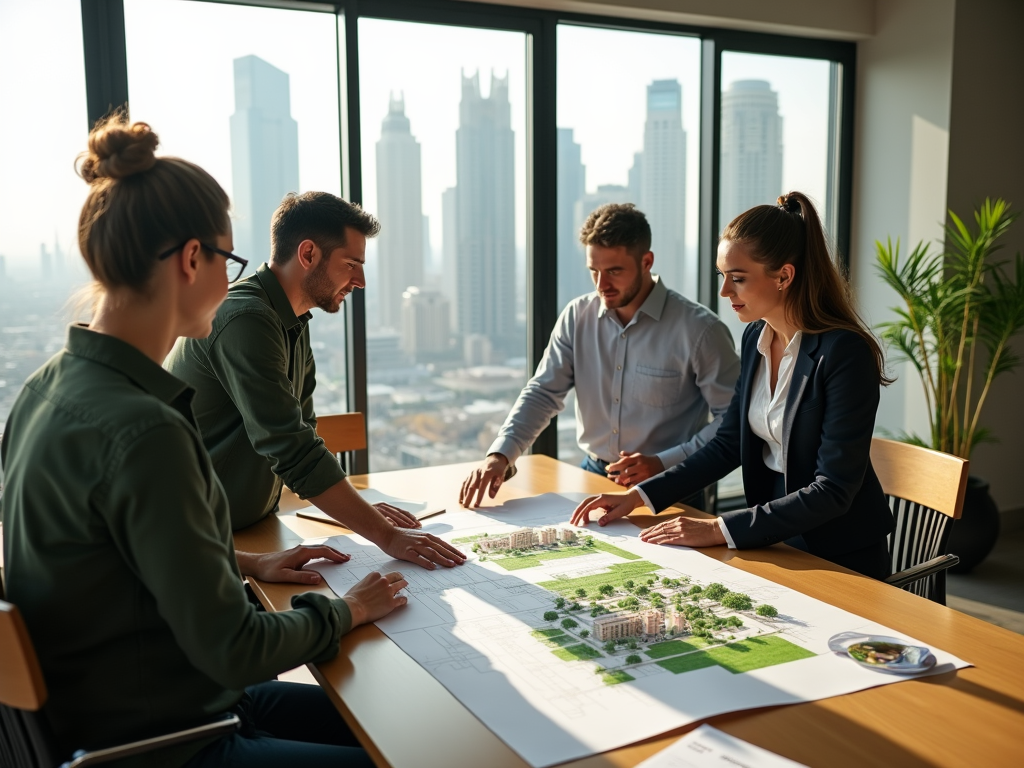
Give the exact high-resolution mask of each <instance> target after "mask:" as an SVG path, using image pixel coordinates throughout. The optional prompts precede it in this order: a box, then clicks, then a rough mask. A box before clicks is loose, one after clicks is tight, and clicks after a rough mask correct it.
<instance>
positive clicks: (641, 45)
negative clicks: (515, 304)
mask: <svg viewBox="0 0 1024 768" xmlns="http://www.w3.org/2000/svg"><path fill="white" fill-rule="evenodd" d="M700 48H701V44H700V40H699V39H698V38H697V37H695V36H682V35H668V34H655V33H650V32H635V31H624V30H618V29H602V28H596V27H591V26H579V25H572V24H560V25H559V27H558V117H557V119H558V182H557V183H558V307H559V310H562V309H563V308H564V307H565V306H566V304H568V303H569V301H571V300H572V299H573V298H575V297H577V296H580V295H582V294H585V293H589V292H590V291H592V290H593V289H594V285H593V283H592V281H591V279H590V273H589V271H588V270H587V266H586V258H585V254H584V248H583V246H582V245H581V244H580V242H579V231H580V227H581V226H582V225H583V222H584V220H585V219H586V217H587V215H588V214H589V213H590V212H591V211H593V210H594V209H596V208H598V207H599V206H602V205H605V204H607V203H633V204H634V205H636V206H637V207H638V208H639V209H640V210H642V211H643V212H644V213H645V214H646V216H647V220H648V222H649V223H650V225H651V250H652V251H653V252H654V268H653V272H654V273H655V274H657V275H659V276H660V278H661V279H662V280H663V281H664V282H665V284H666V285H667V286H668V287H669V288H671V289H672V290H675V291H678V292H679V293H681V294H683V295H684V296H687V297H689V298H691V299H694V300H696V298H697V294H698V279H699V278H698V269H697V248H698V241H697V231H698V205H699V200H698V194H699V172H700V163H699V158H700V152H699V150H700V79H701V71H700V55H701V50H700ZM574 408H575V398H574V395H573V394H572V393H570V396H569V398H568V402H567V403H566V408H565V410H564V411H563V412H562V414H561V415H560V417H559V420H558V456H559V458H561V459H563V460H565V461H573V462H579V461H580V460H581V459H582V458H583V455H582V452H581V451H580V450H579V447H578V446H577V444H576V431H577V424H576V414H575V410H574Z"/></svg>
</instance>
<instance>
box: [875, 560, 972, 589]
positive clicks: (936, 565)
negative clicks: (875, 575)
mask: <svg viewBox="0 0 1024 768" xmlns="http://www.w3.org/2000/svg"><path fill="white" fill-rule="evenodd" d="M959 562H960V558H959V557H957V556H956V555H940V556H939V557H935V558H932V559H931V560H928V561H927V562H924V563H921V564H920V565H915V566H914V567H913V568H907V569H906V570H903V571H900V572H899V573H894V574H893V575H892V576H890V577H889V578H887V579H886V580H885V583H886V584H891V585H892V586H894V587H900V588H902V587H905V586H907V585H908V584H913V583H914V582H915V581H918V580H920V579H923V578H926V577H928V576H931V575H932V574H935V573H938V572H939V571H944V570H946V569H947V568H951V567H953V566H954V565H956V564H957V563H959Z"/></svg>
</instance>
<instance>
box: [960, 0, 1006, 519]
mask: <svg viewBox="0 0 1024 768" xmlns="http://www.w3.org/2000/svg"><path fill="white" fill-rule="evenodd" d="M1022 38H1024V2H1021V0H969V2H968V0H960V2H958V3H957V7H956V39H955V42H954V46H953V82H952V109H951V116H950V141H949V180H948V186H947V192H946V194H947V200H948V204H949V207H950V208H952V209H953V210H954V211H957V212H958V213H960V214H961V215H963V216H966V215H970V212H971V210H972V209H973V208H974V206H975V205H976V204H977V203H978V202H980V201H982V200H984V198H985V197H1002V198H1004V199H1006V200H1009V201H1010V202H1011V203H1012V204H1013V208H1014V209H1015V210H1016V211H1018V212H1022V213H1024V40H1022ZM1022 250H1024V217H1022V218H1021V219H1019V220H1018V221H1017V223H1016V224H1015V225H1014V227H1013V229H1012V230H1011V232H1010V236H1009V237H1008V238H1006V245H1005V248H1004V250H1003V251H1002V252H1001V253H999V254H997V258H1009V257H1011V256H1013V255H1014V254H1016V253H1017V252H1018V251H1022ZM1015 349H1016V352H1017V354H1018V355H1021V356H1022V357H1024V335H1021V336H1018V337H1017V339H1016V343H1015ZM982 424H983V425H984V426H987V427H989V428H990V429H991V430H992V431H993V432H994V433H995V434H996V436H997V437H998V438H999V442H998V443H996V444H994V445H981V446H979V447H978V449H977V450H976V451H975V452H974V454H973V456H972V457H971V472H972V474H977V475H979V476H981V477H983V478H985V479H987V480H988V481H989V482H990V483H991V484H992V495H993V497H995V500H996V504H998V505H999V508H1000V510H1003V511H1007V510H1012V509H1021V510H1024V471H1022V470H1024V370H1018V371H1017V372H1016V373H1014V374H1012V375H1004V376H1003V377H1002V378H1001V379H997V380H996V383H995V385H994V386H993V389H992V393H991V395H990V397H989V399H988V401H987V402H986V405H985V411H984V413H983V416H982ZM1018 519H1019V518H1018Z"/></svg>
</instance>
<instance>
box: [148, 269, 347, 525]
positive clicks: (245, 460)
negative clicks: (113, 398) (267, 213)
mask: <svg viewBox="0 0 1024 768" xmlns="http://www.w3.org/2000/svg"><path fill="white" fill-rule="evenodd" d="M309 318H310V315H309V313H308V312H307V313H306V314H304V315H303V316H302V317H296V316H295V312H294V311H293V310H292V306H291V303H290V302H289V301H288V296H287V295H286V294H285V292H284V289H283V288H282V287H281V283H279V282H278V280H277V277H276V276H275V275H274V273H273V272H272V271H271V269H270V268H269V267H268V266H267V265H266V264H261V265H260V268H259V269H258V270H257V271H256V274H255V275H252V276H251V277H248V278H246V279H245V280H242V281H241V282H239V283H236V284H235V285H232V286H231V289H230V290H229V291H228V297H227V299H225V300H224V303H223V304H221V306H220V309H219V310H218V311H217V317H216V319H215V320H214V322H213V332H212V333H211V334H210V335H209V336H208V337H207V338H205V339H179V340H178V343H177V344H175V346H174V349H173V350H171V354H170V356H169V357H168V358H167V360H166V361H165V362H164V365H165V366H166V367H167V369H168V370H169V371H170V372H171V373H173V374H174V375H175V376H177V377H178V378H180V379H183V380H184V381H186V382H188V383H189V385H191V386H192V387H193V388H194V389H195V390H196V396H195V400H194V401H193V403H192V407H193V410H194V411H195V414H196V420H197V422H198V424H199V431H200V433H201V434H202V436H203V442H204V443H205V445H206V450H208V451H209V452H210V456H211V458H212V459H213V466H214V468H215V469H216V470H217V474H218V475H219V476H220V480H221V482H222V483H223V484H224V489H225V490H226V491H227V494H228V500H229V501H230V506H231V522H232V525H233V526H234V528H235V530H238V529H239V528H244V527H245V526H247V525H252V524H253V523H255V522H257V521H259V520H261V519H262V518H264V517H265V516H266V515H268V514H270V513H271V512H273V511H274V510H275V509H276V508H277V502H278V500H279V499H280V497H281V486H282V482H283V483H284V484H287V486H288V487H289V488H291V489H292V490H293V491H295V493H297V494H298V495H299V496H300V497H301V498H304V499H307V498H309V497H310V496H319V495H320V494H321V493H323V492H324V491H326V490H327V489H328V488H330V487H331V486H333V485H335V484H336V483H339V482H341V481H342V480H343V479H344V478H345V472H344V470H342V468H341V465H340V464H339V463H338V459H337V457H335V456H334V454H332V453H331V452H330V451H328V450H327V448H326V447H325V446H324V441H323V440H321V439H320V438H319V437H317V434H316V414H315V413H314V412H313V388H314V387H315V386H316V366H315V364H314V362H313V350H312V348H311V347H310V343H309V329H308V328H307V325H306V324H307V323H308V322H309Z"/></svg>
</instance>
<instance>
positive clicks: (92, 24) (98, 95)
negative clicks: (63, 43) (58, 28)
mask: <svg viewBox="0 0 1024 768" xmlns="http://www.w3.org/2000/svg"><path fill="white" fill-rule="evenodd" d="M82 41H83V52H84V54H85V94H86V107H87V111H88V113H89V114H88V116H87V117H88V119H89V130H92V127H93V126H94V125H95V124H96V121H98V120H100V119H101V118H103V117H105V116H106V115H108V114H109V113H110V112H111V110H113V109H117V108H118V107H120V106H122V105H125V104H127V103H128V55H127V53H126V50H125V32H124V2H123V0H82Z"/></svg>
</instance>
